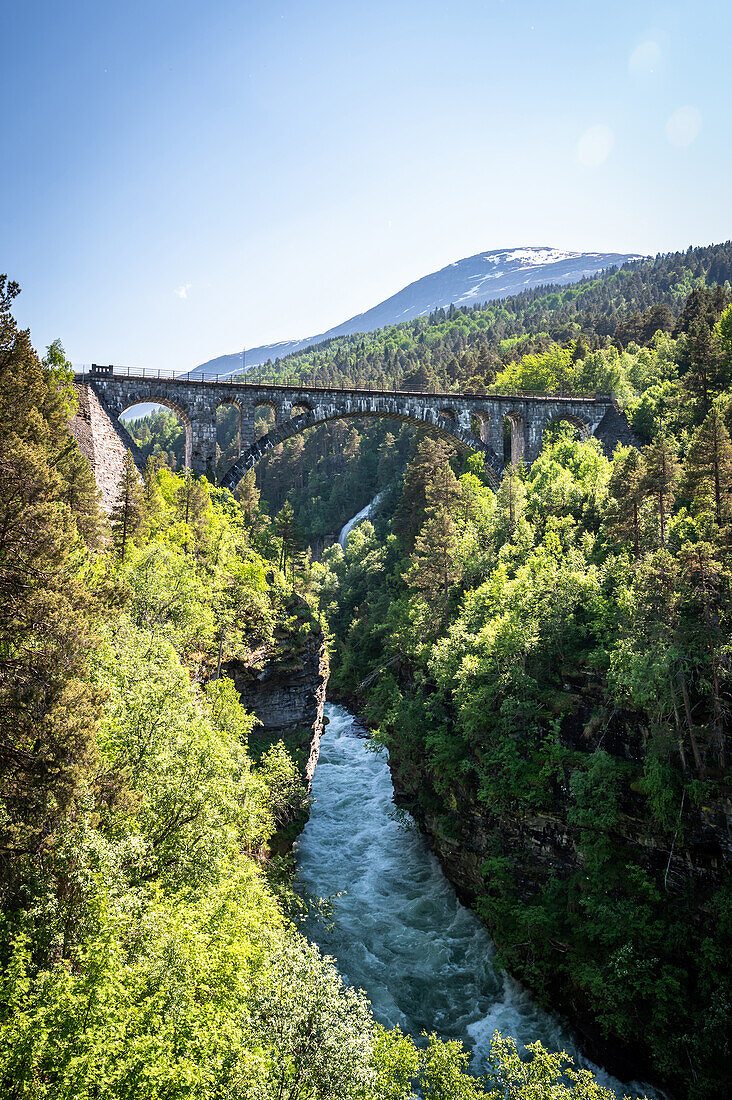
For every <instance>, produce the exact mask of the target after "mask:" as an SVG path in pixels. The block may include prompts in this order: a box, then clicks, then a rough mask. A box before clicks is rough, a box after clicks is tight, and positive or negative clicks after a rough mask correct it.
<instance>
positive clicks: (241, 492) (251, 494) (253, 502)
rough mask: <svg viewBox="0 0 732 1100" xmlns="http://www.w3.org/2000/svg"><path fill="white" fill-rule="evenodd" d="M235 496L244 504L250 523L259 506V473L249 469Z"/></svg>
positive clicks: (243, 508) (243, 507) (245, 513)
mask: <svg viewBox="0 0 732 1100" xmlns="http://www.w3.org/2000/svg"><path fill="white" fill-rule="evenodd" d="M234 496H235V497H236V498H237V500H238V501H239V503H240V504H241V506H242V510H243V512H244V515H245V516H246V518H247V522H248V523H252V522H253V520H254V518H255V516H256V514H257V508H258V506H259V496H260V493H259V489H258V488H257V475H256V473H255V471H254V470H247V472H246V473H245V474H244V477H243V478H242V479H241V481H240V482H239V484H238V485H237V487H236V489H235V490H234Z"/></svg>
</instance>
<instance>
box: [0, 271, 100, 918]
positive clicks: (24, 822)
mask: <svg viewBox="0 0 732 1100" xmlns="http://www.w3.org/2000/svg"><path fill="white" fill-rule="evenodd" d="M17 293H18V287H17V284H14V283H12V282H8V280H7V279H6V277H5V276H0V440H1V441H2V446H0V803H1V804H2V806H3V813H2V820H1V821H0V885H1V887H2V889H3V890H5V889H7V888H8V886H10V889H11V890H12V889H13V883H14V881H15V875H16V873H18V872H19V869H20V867H21V865H22V864H23V863H24V862H25V861H27V859H28V856H29V855H30V854H31V853H32V854H33V855H35V856H39V857H41V856H42V857H43V859H44V860H45V862H44V864H43V878H44V881H45V882H49V881H50V880H51V877H52V875H53V873H54V870H53V866H54V850H55V848H56V847H57V844H56V830H57V828H58V827H59V826H60V825H61V824H62V823H63V821H64V819H65V817H67V815H68V814H69V813H71V812H72V810H73V807H74V804H75V801H76V798H77V795H78V794H79V793H80V791H84V774H85V771H86V768H87V767H88V765H89V761H91V760H93V758H94V754H95V724H96V720H97V716H98V711H99V699H98V695H97V692H96V690H95V688H94V686H93V685H92V684H91V683H90V681H89V676H88V667H87V664H88V657H89V654H90V652H91V648H92V646H93V636H92V629H93V618H94V600H93V598H92V597H90V595H89V594H88V593H87V592H86V591H85V589H84V587H83V585H82V583H81V580H80V578H79V531H80V530H82V529H83V524H84V523H85V522H86V521H85V520H84V519H82V520H81V521H80V522H79V523H78V524H77V521H76V516H77V515H78V514H79V511H80V508H79V505H80V503H81V500H80V495H79V494H80V493H81V488H80V483H79V481H78V480H77V481H76V484H75V486H74V487H73V488H72V487H70V486H69V485H68V484H67V483H66V482H65V480H64V472H65V466H64V462H63V461H62V456H63V455H64V454H66V455H71V454H72V453H73V454H78V452H77V451H76V444H75V441H74V440H72V439H71V437H70V436H69V432H68V421H69V415H70V412H71V393H70V387H69V385H68V383H67V380H66V377H65V373H64V372H63V371H58V370H56V368H55V367H54V366H52V365H44V364H42V363H40V362H39V359H38V356H37V355H36V353H35V351H34V350H33V348H32V346H31V343H30V336H29V334H28V332H27V331H23V330H19V329H18V327H17V325H16V323H15V321H14V319H13V317H12V314H11V312H10V310H11V306H12V302H13V299H14V298H15V296H16V294H17ZM80 468H81V467H79V468H78V469H80ZM78 469H77V473H78ZM85 492H86V490H85ZM93 503H94V499H93V496H92V498H91V501H90V502H89V508H91V505H93ZM83 511H84V514H85V515H88V514H89V510H88V509H87V505H86V504H84V509H83ZM85 793H86V795H88V788H87V789H86V792H85ZM64 858H67V856H66V855H64V856H62V859H64ZM8 896H9V895H8V894H7V893H6V894H5V897H6V899H7V898H8Z"/></svg>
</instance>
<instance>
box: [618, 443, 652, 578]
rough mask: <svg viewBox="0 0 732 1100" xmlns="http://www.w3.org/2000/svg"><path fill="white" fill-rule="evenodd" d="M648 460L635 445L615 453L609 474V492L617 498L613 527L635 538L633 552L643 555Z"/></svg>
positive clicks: (624, 535) (621, 534)
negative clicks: (643, 515)
mask: <svg viewBox="0 0 732 1100" xmlns="http://www.w3.org/2000/svg"><path fill="white" fill-rule="evenodd" d="M645 477H646V464H645V461H644V459H643V455H642V454H641V453H640V451H639V450H637V449H636V448H635V447H629V448H627V449H624V450H622V451H618V453H617V454H616V455H615V457H614V462H613V472H612V474H611V475H610V485H609V489H610V495H611V496H612V497H613V499H614V501H615V509H614V514H613V516H612V519H611V524H610V525H611V528H612V530H613V531H614V532H615V533H616V534H617V535H618V536H619V537H620V538H621V539H623V540H625V539H627V538H631V539H632V540H633V554H634V556H635V557H636V558H638V557H640V509H641V505H642V504H643V498H644V496H645Z"/></svg>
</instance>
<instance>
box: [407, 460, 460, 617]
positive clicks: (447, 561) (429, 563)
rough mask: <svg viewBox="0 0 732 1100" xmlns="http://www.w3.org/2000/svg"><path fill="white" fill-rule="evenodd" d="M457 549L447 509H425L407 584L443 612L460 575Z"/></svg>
mask: <svg viewBox="0 0 732 1100" xmlns="http://www.w3.org/2000/svg"><path fill="white" fill-rule="evenodd" d="M451 472H452V471H451ZM457 551H458V532H457V527H456V526H455V521H454V520H453V518H452V516H451V515H450V512H449V511H448V510H447V509H446V508H443V507H441V506H440V505H439V504H436V505H435V506H434V507H431V508H429V509H428V510H427V517H426V519H425V522H424V524H423V525H422V529H421V530H420V532H419V534H418V535H417V539H416V541H415V544H414V554H413V556H412V565H411V568H410V570H409V572H408V574H407V580H408V583H409V585H410V587H411V588H413V589H414V590H415V591H417V592H420V593H421V594H422V595H423V596H424V597H425V598H426V599H427V600H428V601H430V602H432V603H433V604H434V607H435V608H439V609H440V611H441V613H442V615H444V614H445V612H446V610H447V601H448V596H449V592H450V589H451V588H452V586H453V585H454V584H455V583H456V582H457V581H458V580H459V578H460V576H461V568H460V564H459V562H458V557H457Z"/></svg>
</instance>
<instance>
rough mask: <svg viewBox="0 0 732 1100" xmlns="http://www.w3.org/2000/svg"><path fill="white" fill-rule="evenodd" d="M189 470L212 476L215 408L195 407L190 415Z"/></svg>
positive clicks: (214, 457)
mask: <svg viewBox="0 0 732 1100" xmlns="http://www.w3.org/2000/svg"><path fill="white" fill-rule="evenodd" d="M191 470H192V471H193V473H194V474H206V476H207V477H213V475H214V472H215V470H216V408H215V407H213V408H211V407H209V408H208V409H205V408H200V409H196V411H195V413H194V414H193V415H192V416H191Z"/></svg>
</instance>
